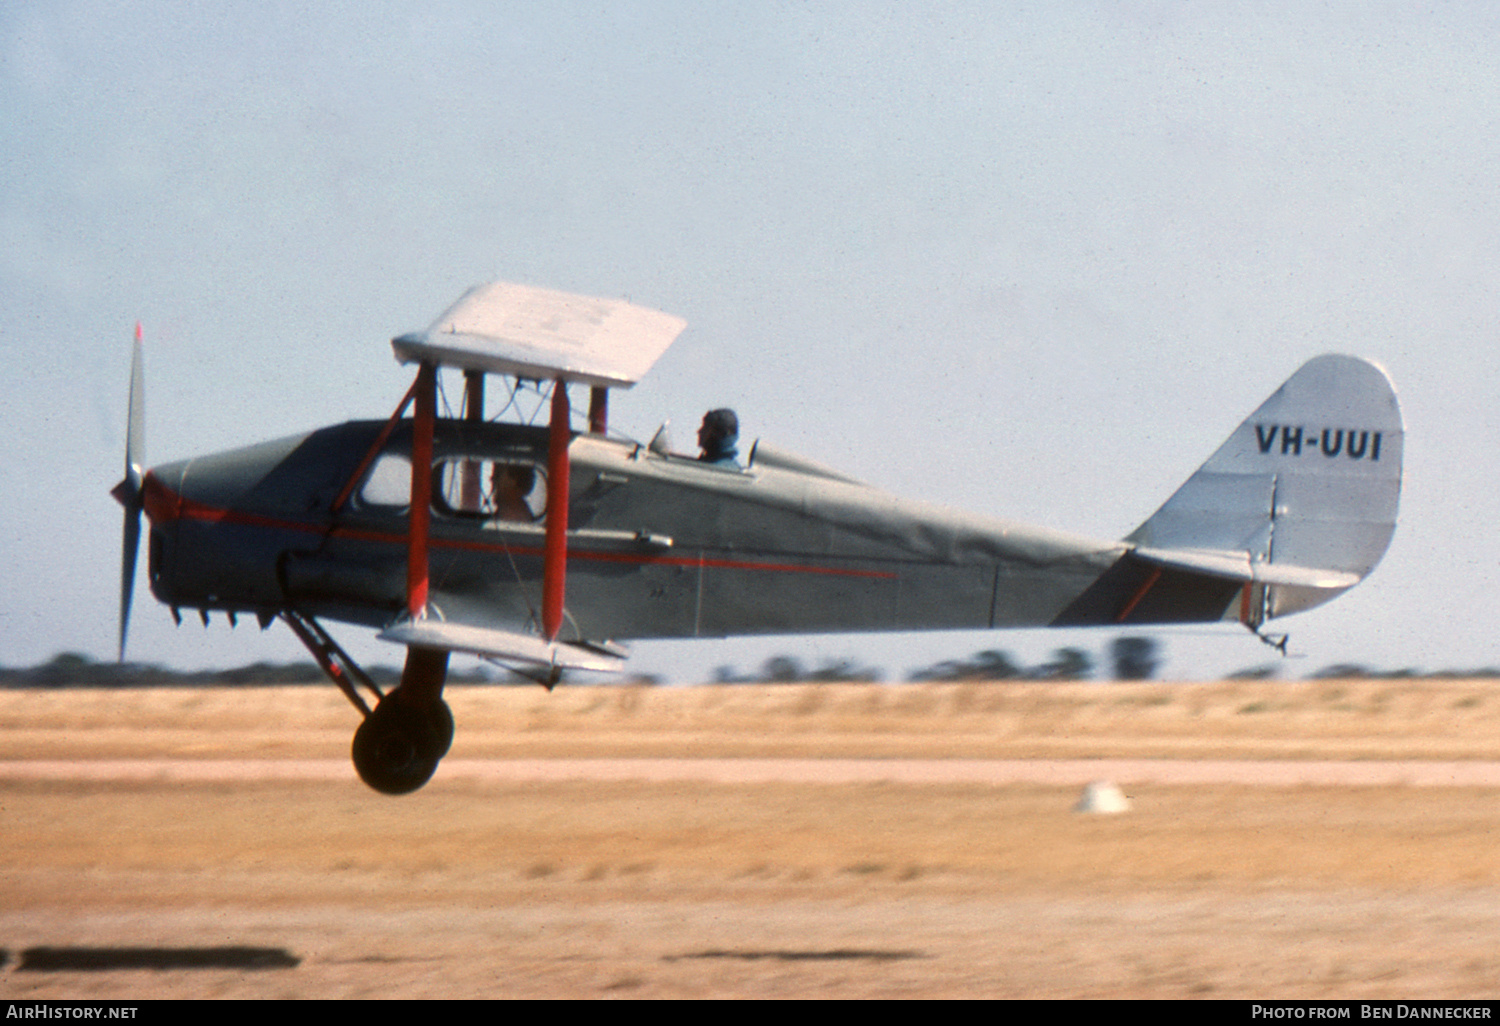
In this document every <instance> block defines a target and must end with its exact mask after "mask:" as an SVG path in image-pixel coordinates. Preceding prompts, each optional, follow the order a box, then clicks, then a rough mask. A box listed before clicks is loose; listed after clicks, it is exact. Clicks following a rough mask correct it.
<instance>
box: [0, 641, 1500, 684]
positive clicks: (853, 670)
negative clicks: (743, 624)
mask: <svg viewBox="0 0 1500 1026" xmlns="http://www.w3.org/2000/svg"><path fill="white" fill-rule="evenodd" d="M1107 658H1108V663H1107V667H1108V669H1109V670H1110V671H1111V675H1110V677H1108V678H1106V679H1113V680H1153V679H1155V677H1156V675H1157V673H1158V671H1159V670H1160V668H1161V664H1162V658H1161V646H1160V644H1159V643H1158V642H1157V640H1156V639H1155V638H1149V637H1136V636H1124V637H1118V638H1115V639H1114V640H1113V641H1111V642H1110V644H1109V648H1108V655H1107ZM1282 665H1283V664H1282V663H1280V662H1271V663H1263V664H1260V665H1257V666H1252V667H1248V668H1246V669H1243V670H1238V671H1236V672H1234V673H1231V674H1228V675H1227V676H1226V678H1225V679H1226V680H1266V679H1271V678H1274V677H1276V676H1277V674H1278V673H1279V672H1280V671H1281V667H1282ZM367 669H368V671H369V673H370V676H371V677H372V678H373V679H374V681H375V682H376V683H377V684H378V685H380V686H381V687H382V688H391V687H394V686H395V685H396V684H398V683H399V682H400V680H401V671H400V670H399V669H398V668H396V667H393V666H375V667H368V668H367ZM1095 669H1096V664H1095V658H1094V656H1093V655H1091V654H1090V653H1089V652H1087V651H1085V650H1083V649H1080V648H1072V647H1067V648H1058V649H1055V650H1054V651H1053V652H1052V656H1051V658H1049V659H1047V660H1046V661H1045V662H1042V663H1039V664H1037V665H1034V666H1028V665H1026V664H1025V663H1023V662H1021V661H1019V660H1017V659H1016V657H1015V656H1014V655H1012V654H1011V653H1010V652H1007V651H1005V650H1003V649H993V648H991V649H985V650H984V651H982V652H976V653H974V654H973V655H971V656H969V657H968V658H967V659H948V660H944V661H942V662H939V663H935V664H933V665H932V666H927V667H923V668H922V669H919V670H915V671H913V672H912V673H911V674H910V675H909V677H908V678H907V679H908V680H911V681H946V682H959V681H990V680H1029V681H1071V680H1088V679H1090V678H1092V677H1093V676H1094V673H1095ZM1474 677H1481V678H1483V677H1491V678H1500V667H1492V666H1486V667H1481V668H1479V669H1473V670H1463V669H1454V670H1438V671H1436V672H1432V673H1424V672H1421V671H1418V670H1414V669H1401V670H1376V669H1371V668H1370V667H1367V666H1364V665H1361V664H1359V663H1334V664H1332V665H1330V666H1326V667H1324V668H1323V669H1321V670H1318V671H1317V672H1315V673H1312V674H1309V675H1308V677H1307V679H1308V680H1330V679H1335V678H1346V679H1370V680H1402V679H1408V678H1413V679H1414V678H1429V679H1450V678H1474ZM883 678H884V673H883V672H882V671H881V670H880V669H878V668H876V667H873V666H868V665H865V664H862V663H860V662H858V661H856V660H854V659H850V658H843V659H826V660H824V661H823V662H821V663H819V664H818V665H816V666H812V667H808V666H804V665H803V663H802V662H801V661H800V660H798V659H797V658H796V657H795V656H790V655H774V656H772V657H771V658H769V659H767V660H766V661H765V662H764V663H762V664H761V667H760V669H759V670H758V671H754V672H751V673H748V674H742V673H740V672H739V671H737V670H736V669H735V668H734V667H732V666H720V667H718V668H717V669H716V670H715V671H714V674H713V680H714V682H715V683H719V684H790V683H834V682H839V681H880V680H882V679H883ZM327 680H328V678H327V677H325V676H324V675H323V671H322V670H320V669H318V667H317V665H316V664H314V663H312V662H310V661H308V660H302V661H301V662H291V663H271V662H258V663H251V664H249V665H247V666H239V667H235V668H233V669H228V670H173V669H170V668H168V667H164V666H160V665H157V664H155V663H115V662H99V661H96V660H94V659H92V658H90V657H89V656H87V655H83V654H81V653H78V652H62V653H59V654H58V655H55V656H53V657H52V658H51V659H50V660H49V661H47V662H45V663H41V664H39V665H37V666H31V667H25V668H10V667H0V688H59V687H161V686H182V687H192V686H196V687H214V686H227V687H260V686H270V685H282V684H324V683H327ZM448 680H449V682H450V683H454V684H524V683H531V681H530V679H529V678H526V677H524V676H519V675H515V674H511V673H509V672H508V671H505V670H502V669H499V668H496V667H491V666H488V665H483V664H481V665H479V666H477V667H475V668H473V669H469V670H464V669H461V668H458V667H455V668H454V669H453V670H452V671H450V673H449V676H448ZM661 682H662V681H661V678H659V677H654V676H649V675H637V676H634V677H629V678H621V679H620V683H631V684H640V685H653V684H660V683H661Z"/></svg>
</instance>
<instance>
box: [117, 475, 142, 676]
mask: <svg viewBox="0 0 1500 1026" xmlns="http://www.w3.org/2000/svg"><path fill="white" fill-rule="evenodd" d="M140 543H141V508H140V506H139V505H137V506H135V507H134V508H130V509H126V510H125V535H124V540H123V543H122V544H121V546H120V662H122V663H123V662H124V661H125V636H126V635H127V634H128V633H129V632H130V596H131V592H133V591H134V590H135V559H136V551H137V550H138V549H139V548H140Z"/></svg>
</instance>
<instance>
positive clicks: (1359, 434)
mask: <svg viewBox="0 0 1500 1026" xmlns="http://www.w3.org/2000/svg"><path fill="white" fill-rule="evenodd" d="M1380 436H1381V432H1379V431H1360V430H1356V429H1354V428H1348V429H1345V428H1322V429H1321V430H1320V429H1318V428H1301V427H1291V426H1289V425H1286V424H1257V425H1255V441H1256V444H1257V445H1259V446H1260V451H1261V454H1262V455H1272V454H1274V453H1275V452H1277V451H1279V452H1280V454H1281V455H1283V456H1301V455H1303V453H1304V452H1305V453H1307V454H1308V455H1311V454H1312V453H1315V452H1321V453H1322V454H1323V455H1324V456H1327V457H1328V458H1329V459H1333V458H1334V457H1335V456H1338V455H1340V454H1343V455H1344V456H1347V457H1349V458H1350V459H1351V460H1362V459H1369V460H1370V461H1371V462H1372V463H1374V462H1378V461H1379V460H1380Z"/></svg>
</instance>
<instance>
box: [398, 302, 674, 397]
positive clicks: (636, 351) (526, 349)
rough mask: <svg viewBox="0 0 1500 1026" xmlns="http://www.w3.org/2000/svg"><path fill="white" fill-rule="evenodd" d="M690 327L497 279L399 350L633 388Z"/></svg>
mask: <svg viewBox="0 0 1500 1026" xmlns="http://www.w3.org/2000/svg"><path fill="white" fill-rule="evenodd" d="M685 327H687V322H686V321H684V320H682V319H681V318H680V317H673V316H672V315H671V314H665V313H661V312H660V311H657V310H649V309H647V308H646V307H642V306H635V305H634V304H632V303H627V302H624V301H623V300H618V299H592V298H589V297H587V296H575V295H570V294H569V293H566V292H554V291H551V290H550V289H538V288H533V287H531V286H529V285H513V284H510V283H509V282H503V281H497V282H491V283H490V284H488V285H480V286H478V287H476V288H473V289H470V290H469V291H468V292H466V293H464V295H463V296H462V297H461V298H460V299H459V301H458V302H456V303H454V304H453V305H452V306H451V307H449V308H448V310H447V311H446V312H445V313H444V314H443V315H442V316H441V317H439V318H438V319H437V320H436V321H434V322H433V324H432V326H431V327H430V328H428V329H427V330H426V331H421V332H414V333H412V334H409V335H402V336H400V337H399V338H395V339H392V340H391V347H392V348H393V349H395V351H396V359H398V360H400V361H401V362H402V363H421V362H424V361H425V362H430V363H435V364H438V365H440V366H448V367H461V368H463V369H464V370H475V371H483V372H485V373H487V374H513V375H516V376H517V377H522V378H533V379H536V380H551V379H554V378H562V379H563V380H564V381H569V382H579V383H582V384H585V385H593V386H599V387H604V388H629V387H630V386H631V385H634V384H635V383H636V382H637V381H639V380H640V379H641V378H642V377H643V376H644V375H645V374H646V372H647V371H649V370H650V369H651V365H652V364H654V363H655V362H656V361H657V359H658V358H660V356H661V354H662V353H664V352H666V351H667V347H668V346H670V345H671V344H672V342H673V341H674V340H675V339H676V338H677V336H678V335H679V334H681V333H682V329H683V328H685Z"/></svg>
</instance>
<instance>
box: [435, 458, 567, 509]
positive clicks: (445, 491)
mask: <svg viewBox="0 0 1500 1026" xmlns="http://www.w3.org/2000/svg"><path fill="white" fill-rule="evenodd" d="M436 469H437V475H436V479H435V481H434V489H435V493H434V496H433V504H434V505H435V506H436V507H437V508H438V509H439V510H440V511H442V512H444V513H450V514H454V515H457V516H470V517H482V518H484V519H487V520H495V521H499V522H502V523H517V524H529V523H533V522H534V521H537V520H540V519H541V518H542V516H543V515H544V514H545V513H546V512H547V475H546V473H545V472H544V471H543V470H542V469H541V468H540V467H538V466H537V465H536V464H535V463H533V462H531V461H529V460H524V459H459V460H445V461H443V462H442V463H440V464H438V466H437V468H436Z"/></svg>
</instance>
